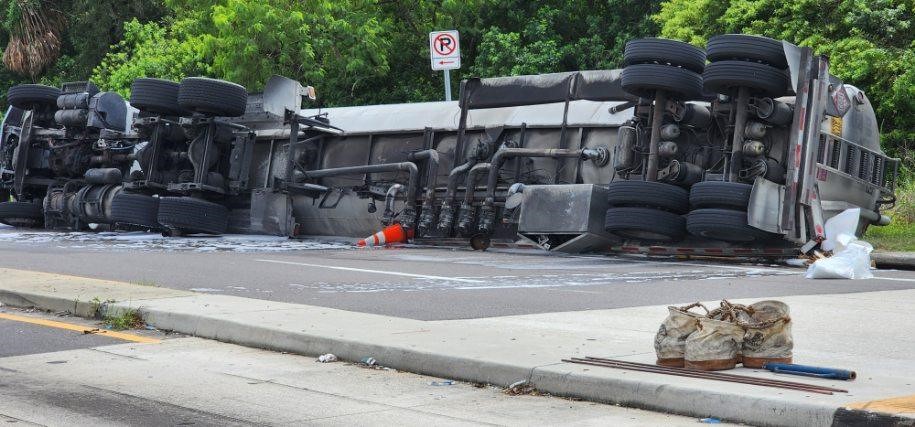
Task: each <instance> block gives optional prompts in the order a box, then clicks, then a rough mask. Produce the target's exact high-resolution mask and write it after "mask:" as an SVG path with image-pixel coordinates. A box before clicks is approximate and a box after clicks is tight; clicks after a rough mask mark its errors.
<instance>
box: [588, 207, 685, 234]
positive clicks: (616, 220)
mask: <svg viewBox="0 0 915 427" xmlns="http://www.w3.org/2000/svg"><path fill="white" fill-rule="evenodd" d="M604 229H605V230H607V231H608V232H610V233H613V234H615V235H617V236H619V237H622V238H624V239H631V240H640V241H651V242H676V241H680V240H683V238H684V237H686V220H684V219H683V217H682V216H680V215H677V214H675V213H671V212H666V211H662V210H658V209H651V208H633V207H625V208H610V209H607V218H606V219H605V220H604Z"/></svg>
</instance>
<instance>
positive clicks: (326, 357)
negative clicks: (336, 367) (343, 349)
mask: <svg viewBox="0 0 915 427" xmlns="http://www.w3.org/2000/svg"><path fill="white" fill-rule="evenodd" d="M338 360H340V359H337V356H334V355H333V354H331V353H327V354H322V355H320V356H318V362H321V363H333V362H336V361H338Z"/></svg>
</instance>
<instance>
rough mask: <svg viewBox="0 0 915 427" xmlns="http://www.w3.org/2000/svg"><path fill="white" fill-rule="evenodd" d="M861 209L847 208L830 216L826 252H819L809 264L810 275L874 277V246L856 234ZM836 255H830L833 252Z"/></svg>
mask: <svg viewBox="0 0 915 427" xmlns="http://www.w3.org/2000/svg"><path fill="white" fill-rule="evenodd" d="M860 218H861V209H858V208H854V209H846V210H844V211H843V212H842V213H840V214H838V215H836V216H834V217H832V218H829V220H828V221H826V224H825V226H824V233H823V234H825V235H826V240H824V241H823V244H822V246H821V247H822V248H823V250H824V251H826V253H825V254H824V253H819V252H817V253H815V254H814V255H815V256H816V259H814V261H813V264H811V265H810V267H808V268H807V275H806V277H807V278H808V279H870V278H871V277H874V275H873V273H871V252H873V250H874V247H873V246H871V245H870V243H867V242H865V241H862V240H858V238H857V237H855V232H856V231H857V230H858V222H859V221H860ZM830 252H831V253H832V255H829V253H830Z"/></svg>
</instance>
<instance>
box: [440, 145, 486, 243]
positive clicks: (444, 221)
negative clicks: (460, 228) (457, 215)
mask: <svg viewBox="0 0 915 427" xmlns="http://www.w3.org/2000/svg"><path fill="white" fill-rule="evenodd" d="M476 162H477V161H476V159H470V160H468V161H467V162H466V163H464V164H462V165H460V166H458V167H456V168H454V169H451V172H449V173H448V189H447V190H446V191H445V199H444V200H443V201H442V210H441V212H439V216H438V228H439V229H441V230H450V229H451V225H452V224H453V223H454V202H455V198H456V195H457V186H458V180H459V179H460V178H461V176H462V175H463V174H465V173H467V171H469V170H470V168H472V167H473V165H474V164H476Z"/></svg>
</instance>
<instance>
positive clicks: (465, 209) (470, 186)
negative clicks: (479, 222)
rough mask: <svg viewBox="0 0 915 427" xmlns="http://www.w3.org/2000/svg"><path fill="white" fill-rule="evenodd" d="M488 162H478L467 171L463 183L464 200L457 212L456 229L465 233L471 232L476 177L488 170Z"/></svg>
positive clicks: (474, 212)
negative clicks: (465, 179)
mask: <svg viewBox="0 0 915 427" xmlns="http://www.w3.org/2000/svg"><path fill="white" fill-rule="evenodd" d="M491 167H492V165H491V164H490V163H478V164H476V165H474V167H472V168H470V172H467V181H466V182H465V184H464V188H465V190H464V202H463V203H461V209H460V211H459V212H458V230H459V231H460V232H461V233H463V234H465V235H469V234H472V231H473V225H474V215H475V214H476V208H475V207H474V206H473V196H474V193H475V192H476V187H477V179H478V177H479V176H480V175H482V174H484V173H487V172H489V170H490V168H491Z"/></svg>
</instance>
